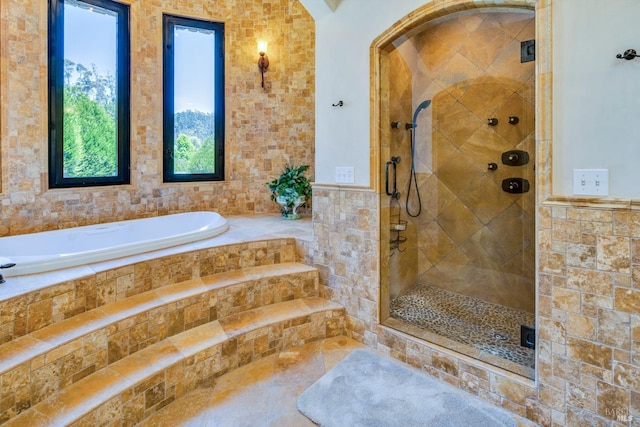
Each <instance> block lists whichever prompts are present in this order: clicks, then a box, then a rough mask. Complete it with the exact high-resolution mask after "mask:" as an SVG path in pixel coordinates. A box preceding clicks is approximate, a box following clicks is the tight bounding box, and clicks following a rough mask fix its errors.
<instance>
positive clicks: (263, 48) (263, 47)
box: [258, 40, 268, 55]
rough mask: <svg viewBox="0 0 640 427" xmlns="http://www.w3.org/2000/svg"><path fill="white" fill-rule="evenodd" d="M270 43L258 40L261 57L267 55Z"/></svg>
mask: <svg viewBox="0 0 640 427" xmlns="http://www.w3.org/2000/svg"><path fill="white" fill-rule="evenodd" d="M267 46H268V43H267V42H266V41H265V40H258V53H259V54H260V55H263V54H266V53H267Z"/></svg>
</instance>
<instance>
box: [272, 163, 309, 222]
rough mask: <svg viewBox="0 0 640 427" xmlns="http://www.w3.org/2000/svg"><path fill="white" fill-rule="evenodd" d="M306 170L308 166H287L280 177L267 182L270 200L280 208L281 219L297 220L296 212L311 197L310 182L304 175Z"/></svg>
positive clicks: (298, 216) (298, 215)
mask: <svg viewBox="0 0 640 427" xmlns="http://www.w3.org/2000/svg"><path fill="white" fill-rule="evenodd" d="M308 169H309V165H301V166H293V165H292V164H289V165H286V166H285V167H284V170H283V171H282V173H281V174H280V177H278V178H277V179H274V180H273V181H271V182H267V186H268V187H269V190H271V200H273V201H274V202H277V203H278V204H280V206H282V208H281V209H280V213H282V217H283V218H286V219H299V218H300V214H298V213H297V212H296V210H297V209H298V207H300V206H301V205H303V204H305V203H306V202H307V200H308V199H309V197H311V181H310V180H309V178H307V177H306V176H305V175H304V173H305V172H306V171H307V170H308Z"/></svg>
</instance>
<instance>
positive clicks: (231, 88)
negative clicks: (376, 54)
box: [0, 0, 315, 235]
mask: <svg viewBox="0 0 640 427" xmlns="http://www.w3.org/2000/svg"><path fill="white" fill-rule="evenodd" d="M123 2H124V3H127V4H130V6H131V37H132V43H131V66H132V71H131V88H132V89H131V102H132V108H131V152H132V154H131V159H132V160H131V182H132V184H131V185H125V186H117V187H116V186H112V187H92V188H82V189H55V190H51V189H49V188H48V175H47V152H48V145H47V144H48V143H47V128H48V127H47V2H46V1H42V0H7V1H3V2H2V9H1V20H2V21H1V32H0V37H1V48H0V49H1V58H0V64H1V67H2V81H1V84H0V94H1V96H2V106H1V113H0V123H1V124H2V130H1V135H2V145H1V147H0V153H1V154H0V159H1V165H2V168H1V171H2V184H1V193H0V201H1V203H2V220H1V221H0V235H8V234H21V233H25V232H33V231H41V230H47V229H55V228H66V227H71V226H77V225H83V224H90V223H98V222H106V221H113V220H122V219H129V218H135V217H147V216H155V215H163V214H169V213H175V212H183V211H191V210H215V211H218V212H221V213H223V214H244V213H254V212H276V211H277V206H276V205H275V203H273V202H271V201H270V199H269V194H268V191H267V189H266V187H265V182H267V181H270V180H271V179H273V178H274V177H275V176H277V175H278V174H279V172H280V169H281V168H282V166H283V165H284V164H286V163H287V162H289V161H293V162H295V163H296V164H300V163H306V164H313V158H314V143H313V137H314V102H315V101H314V92H315V80H314V72H313V70H314V65H313V64H314V51H315V30H314V28H315V26H314V22H313V19H312V18H311V16H310V15H309V14H308V12H307V11H306V9H305V8H304V7H303V6H302V5H301V4H300V2H299V1H298V0H274V1H270V2H263V1H258V0H250V1H245V0H222V1H215V2H205V1H200V0H180V1H170V0H124V1H123ZM162 13H170V14H178V15H183V16H190V17H194V18H200V19H208V20H214V21H223V22H225V43H226V93H225V95H226V116H227V117H226V138H225V139H226V143H225V149H226V154H225V156H226V175H227V176H226V180H225V181H224V182H217V183H204V182H198V183H191V184H190V183H172V184H164V183H163V182H162V169H161V168H162V91H161V88H162V49H161V37H162V33H161V26H162V19H161V17H162ZM259 38H264V39H266V40H268V41H269V52H268V53H269V57H270V59H271V66H270V68H269V70H268V72H267V73H266V75H265V80H266V83H267V88H266V89H263V88H261V86H260V74H259V72H258V68H257V61H258V54H257V40H258V39H259Z"/></svg>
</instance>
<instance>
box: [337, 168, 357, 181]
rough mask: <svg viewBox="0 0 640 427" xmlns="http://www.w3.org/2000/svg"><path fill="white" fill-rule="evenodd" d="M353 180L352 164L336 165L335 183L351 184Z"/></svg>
mask: <svg viewBox="0 0 640 427" xmlns="http://www.w3.org/2000/svg"><path fill="white" fill-rule="evenodd" d="M354 182H355V178H354V174H353V166H347V167H342V166H338V167H336V184H353V183H354Z"/></svg>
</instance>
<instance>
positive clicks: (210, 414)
mask: <svg viewBox="0 0 640 427" xmlns="http://www.w3.org/2000/svg"><path fill="white" fill-rule="evenodd" d="M358 348H364V346H363V345H362V344H360V343H358V342H357V341H354V340H352V339H349V338H347V337H344V336H341V337H335V338H328V339H326V340H322V341H317V342H313V343H309V344H306V345H304V346H301V347H296V348H293V349H289V350H287V351H283V352H280V353H276V354H274V355H271V356H268V357H265V358H263V359H261V360H258V361H256V362H253V363H250V364H248V365H245V366H243V367H241V368H238V369H236V370H234V371H232V372H230V373H228V374H225V375H223V376H222V377H220V378H219V379H218V380H217V381H216V384H215V385H214V386H213V387H207V388H201V389H198V390H195V391H193V392H192V393H190V394H188V395H186V396H184V397H182V398H181V399H178V400H177V401H175V402H173V403H171V404H170V405H167V406H166V407H165V408H163V409H162V410H161V411H159V412H157V413H156V414H154V415H153V416H152V417H151V418H148V419H147V420H145V421H144V422H143V423H142V424H141V427H174V426H185V427H187V426H188V427H205V426H216V427H226V426H229V427H243V426H247V427H249V426H251V427H256V426H287V427H289V426H295V427H297V426H314V425H315V424H314V423H312V422H311V421H309V420H308V419H307V418H306V417H305V416H304V415H302V414H300V413H299V412H298V410H297V408H296V401H297V399H298V396H300V394H302V392H303V391H304V390H306V389H307V388H308V387H309V386H310V385H311V384H313V383H314V382H315V381H316V380H317V379H318V378H320V377H321V376H322V375H324V373H326V372H327V371H328V370H330V369H331V368H332V367H334V366H335V365H336V364H337V363H338V362H339V361H341V360H342V359H344V358H345V357H346V356H347V355H348V354H349V353H351V352H352V351H353V350H355V349H358Z"/></svg>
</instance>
